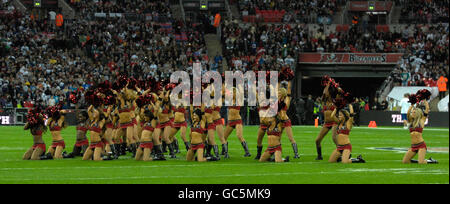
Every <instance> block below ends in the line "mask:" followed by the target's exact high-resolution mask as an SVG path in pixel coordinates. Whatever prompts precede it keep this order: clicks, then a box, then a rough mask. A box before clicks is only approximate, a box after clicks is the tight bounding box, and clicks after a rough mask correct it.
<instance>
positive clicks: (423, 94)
mask: <svg viewBox="0 0 450 204" xmlns="http://www.w3.org/2000/svg"><path fill="white" fill-rule="evenodd" d="M416 95H417V100H418V101H421V100H430V97H431V92H430V91H428V90H427V89H422V90H420V91H418V92H417V93H416Z"/></svg>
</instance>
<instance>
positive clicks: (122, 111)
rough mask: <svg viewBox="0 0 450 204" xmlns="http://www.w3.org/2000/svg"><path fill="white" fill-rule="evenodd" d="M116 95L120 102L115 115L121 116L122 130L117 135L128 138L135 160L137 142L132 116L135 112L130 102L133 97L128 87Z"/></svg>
mask: <svg viewBox="0 0 450 204" xmlns="http://www.w3.org/2000/svg"><path fill="white" fill-rule="evenodd" d="M114 94H116V95H117V96H118V100H119V104H118V107H117V109H116V110H115V113H116V114H118V115H119V124H120V128H119V129H118V132H117V133H116V134H118V136H119V137H123V136H126V139H127V141H128V145H129V147H130V149H131V152H132V154H133V158H134V157H135V154H136V148H137V146H136V143H137V141H136V139H135V137H134V123H133V114H132V111H134V110H132V103H131V102H130V99H131V98H132V96H131V93H129V91H128V88H127V87H125V88H124V89H123V90H122V91H121V92H120V93H117V92H115V93H114Z"/></svg>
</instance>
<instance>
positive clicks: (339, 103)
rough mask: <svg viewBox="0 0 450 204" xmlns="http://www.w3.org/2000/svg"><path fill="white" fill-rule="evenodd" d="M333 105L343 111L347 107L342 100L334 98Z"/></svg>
mask: <svg viewBox="0 0 450 204" xmlns="http://www.w3.org/2000/svg"><path fill="white" fill-rule="evenodd" d="M333 103H334V105H335V106H336V107H337V108H338V109H343V108H344V107H345V106H346V105H347V103H346V101H345V100H344V98H336V99H334V101H333Z"/></svg>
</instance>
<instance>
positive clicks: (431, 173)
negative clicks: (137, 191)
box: [0, 126, 449, 184]
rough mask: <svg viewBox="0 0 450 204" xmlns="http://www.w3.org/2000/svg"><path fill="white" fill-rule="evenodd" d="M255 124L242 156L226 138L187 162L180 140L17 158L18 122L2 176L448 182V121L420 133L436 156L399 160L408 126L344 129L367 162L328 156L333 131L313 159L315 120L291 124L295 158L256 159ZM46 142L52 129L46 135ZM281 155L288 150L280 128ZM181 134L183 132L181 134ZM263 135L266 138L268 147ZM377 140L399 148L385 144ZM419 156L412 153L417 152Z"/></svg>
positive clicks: (8, 139) (7, 138)
mask: <svg viewBox="0 0 450 204" xmlns="http://www.w3.org/2000/svg"><path fill="white" fill-rule="evenodd" d="M257 128H258V127H257V126H248V127H244V137H245V139H246V140H247V142H248V144H249V148H250V152H251V153H252V157H251V158H244V157H243V154H244V153H243V149H242V147H241V144H240V143H239V141H238V139H237V137H236V136H235V135H234V134H232V135H231V136H230V138H229V142H230V145H229V149H230V156H231V158H230V159H226V160H225V159H222V160H221V161H218V162H207V163H198V162H187V161H185V156H186V151H185V150H184V146H183V145H181V144H180V148H181V153H180V154H178V155H177V157H178V158H177V159H168V161H152V162H143V161H134V160H133V159H131V158H130V155H127V156H122V157H121V158H120V159H119V160H114V161H100V162H94V161H82V160H81V158H79V157H78V158H75V159H64V160H46V161H23V160H21V159H22V155H23V153H24V152H25V151H26V150H27V149H28V148H29V147H30V146H31V145H32V137H31V135H30V133H29V132H28V131H23V129H22V127H0V132H1V133H0V144H1V146H0V175H1V176H0V183H157V184H175V183H177V184H204V183H207V184H238V183H239V184H240V183H242V184H277V183H285V184H309V183H332V184H334V183H336V184H346V183H433V184H434V183H444V184H448V183H449V163H448V162H449V154H448V153H449V150H448V147H449V129H448V128H446V129H445V128H426V129H425V130H424V139H425V142H426V143H427V146H428V147H429V151H428V153H427V158H428V157H429V156H432V157H433V158H434V159H436V160H438V161H439V164H433V165H431V164H430V165H418V164H402V163H401V160H402V158H403V155H404V151H402V150H403V149H407V148H408V147H409V146H410V136H409V132H408V130H404V129H402V128H401V127H384V128H383V127H378V128H376V129H373V128H354V129H353V130H352V133H351V135H350V140H351V142H352V146H353V153H352V154H353V157H356V156H357V155H358V154H362V155H363V158H364V159H365V160H366V162H367V163H365V164H341V163H338V164H330V163H328V162H327V160H328V156H329V155H330V153H331V152H332V151H333V149H334V148H335V147H334V144H333V142H332V140H331V134H329V135H327V136H326V138H325V140H324V141H323V150H322V151H323V154H324V161H315V160H314V158H315V157H316V149H315V144H314V139H315V137H316V136H317V134H318V131H319V128H315V127H309V126H299V127H294V135H295V139H296V140H297V143H298V144H299V152H300V156H301V158H300V159H291V162H289V163H282V164H276V163H259V162H258V161H255V160H253V158H254V156H255V154H256V132H257ZM62 134H63V137H64V140H65V142H66V151H67V152H70V151H72V147H73V144H74V142H75V127H69V128H67V129H65V130H63V131H62ZM44 140H45V141H46V144H47V146H49V145H50V144H51V136H50V133H49V132H47V133H46V134H45V135H44ZM282 140H283V144H284V146H283V156H287V155H290V156H291V158H292V156H293V151H292V147H291V144H290V142H289V140H288V139H287V137H286V135H283V139H282ZM180 141H181V140H180ZM266 144H267V141H266V138H265V140H264V145H265V147H264V148H266V147H267V145H266ZM376 148H400V149H393V150H390V149H384V150H379V149H376ZM416 158H417V157H416Z"/></svg>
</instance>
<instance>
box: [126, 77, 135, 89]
mask: <svg viewBox="0 0 450 204" xmlns="http://www.w3.org/2000/svg"><path fill="white" fill-rule="evenodd" d="M136 85H137V80H136V79H135V78H133V77H131V78H130V79H128V87H127V88H128V89H133V90H136Z"/></svg>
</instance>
